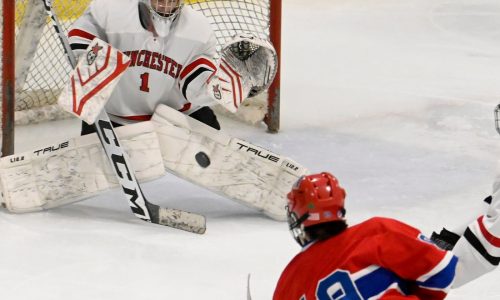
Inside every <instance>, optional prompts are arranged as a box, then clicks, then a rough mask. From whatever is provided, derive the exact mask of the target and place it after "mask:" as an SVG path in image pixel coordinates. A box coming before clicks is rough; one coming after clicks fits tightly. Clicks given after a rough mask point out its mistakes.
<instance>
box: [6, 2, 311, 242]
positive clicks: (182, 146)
mask: <svg viewBox="0 0 500 300" xmlns="http://www.w3.org/2000/svg"><path fill="white" fill-rule="evenodd" d="M95 3H100V0H98V1H95V2H93V4H94V5H95ZM127 3H128V2H127ZM135 3H136V4H137V3H138V6H137V9H138V11H139V12H140V11H141V10H140V9H141V7H143V8H144V6H143V5H144V4H143V3H142V2H135ZM176 3H177V2H176ZM150 5H152V4H150ZM151 7H153V6H151ZM48 9H50V7H48ZM179 9H180V7H177V10H176V11H177V12H178V10H179ZM89 11H92V7H91V8H90V9H89ZM146 12H147V11H146ZM178 18H179V16H178ZM105 20H109V19H108V18H105ZM152 20H153V19H151V22H153V21H152ZM174 21H175V20H174ZM55 23H56V24H57V22H55ZM153 23H154V22H153ZM174 24H175V22H174ZM122 25H123V26H125V25H126V24H122ZM158 28H162V27H161V26H159V27H158ZM115 29H116V30H118V29H117V28H115ZM136 29H137V28H136ZM74 30H75V29H73V30H72V32H73V33H74ZM150 33H151V32H150ZM152 33H153V35H152V36H151V38H152V40H149V41H150V42H151V41H153V42H154V41H156V39H158V38H159V36H157V35H156V30H153V32H152ZM80 34H82V33H81V32H80ZM171 34H173V31H171V32H170V34H169V35H167V36H168V37H170V36H171ZM111 35H112V32H109V33H108V34H107V35H106V36H108V37H109V36H111ZM167 36H166V37H167ZM89 38H93V40H92V42H90V44H89V45H88V46H87V49H86V50H85V51H80V61H79V63H78V65H77V66H76V68H75V70H74V71H73V73H72V74H71V76H70V81H69V83H68V85H67V86H66V88H65V89H64V90H63V92H62V94H61V96H60V97H59V104H60V105H61V106H63V107H64V108H65V109H66V110H68V111H71V112H73V113H75V114H76V115H77V116H78V117H79V118H80V119H82V120H85V121H86V122H87V123H88V124H93V123H99V125H98V128H99V133H100V134H99V138H100V140H101V143H102V146H103V147H104V149H106V151H104V150H103V148H102V147H101V145H100V143H99V139H98V137H97V135H96V134H89V133H92V132H91V131H93V126H90V125H86V124H85V123H84V124H85V125H84V127H83V130H82V133H83V135H84V136H82V137H78V138H74V139H71V140H69V141H63V142H61V143H56V144H54V145H49V146H48V147H44V148H42V149H36V150H34V151H31V152H26V153H21V154H17V155H14V156H11V157H6V158H3V159H2V160H1V161H0V184H1V190H2V199H0V202H1V203H2V205H3V206H4V207H6V208H7V209H8V210H9V211H11V212H16V213H20V212H30V211H37V210H42V209H48V208H53V207H58V206H61V205H64V204H68V203H72V202H75V201H78V200H82V199H85V198H88V197H90V196H92V195H95V194H97V193H100V192H102V191H104V190H107V189H109V188H112V187H115V186H118V183H119V184H120V185H121V187H122V188H123V190H124V192H125V194H126V195H128V197H129V204H130V205H131V208H132V211H133V212H134V213H136V211H139V209H138V208H140V209H141V211H140V213H136V216H139V217H141V218H142V219H143V220H151V218H150V217H148V216H145V214H143V213H142V212H143V211H144V209H142V207H139V206H138V205H137V202H136V199H137V198H138V196H137V195H138V194H139V193H138V192H137V191H138V190H139V187H138V185H134V184H135V182H136V181H135V179H134V177H137V178H138V179H141V180H152V179H155V178H158V177H160V176H162V175H164V173H165V170H168V171H169V172H171V173H174V174H176V175H178V176H180V177H183V178H185V179H187V180H189V181H191V182H193V183H196V184H199V185H201V186H203V187H205V188H208V189H210V190H212V191H214V192H216V193H219V194H222V195H224V196H225V197H228V198H231V199H233V200H236V201H239V202H242V203H244V204H246V205H248V206H250V207H253V208H256V209H258V210H259V211H261V212H263V213H265V214H266V215H268V216H269V217H271V218H273V219H277V220H284V219H285V212H284V197H283V195H284V192H285V189H286V188H287V187H288V186H289V185H290V184H291V183H292V182H293V181H295V180H296V179H297V178H298V177H300V176H301V175H303V174H304V173H305V172H306V170H305V169H304V168H303V167H301V166H300V165H298V164H297V163H295V162H293V161H291V160H290V159H288V158H286V157H282V156H280V155H278V154H275V153H272V152H270V151H267V150H266V149H263V148H260V147H258V146H255V145H252V144H250V143H248V142H246V141H243V140H240V139H237V138H232V137H229V136H226V135H224V134H223V133H221V132H220V131H218V129H219V126H218V122H217V120H216V119H215V117H214V115H213V113H212V112H211V110H210V109H209V108H208V107H202V108H201V109H198V110H195V109H194V108H193V111H194V112H193V113H191V114H190V115H189V116H186V114H183V113H182V112H179V111H178V110H177V109H174V108H172V106H174V105H172V102H170V103H169V105H165V104H163V103H161V101H160V100H161V99H160V98H158V99H157V100H158V101H157V102H155V101H150V102H147V101H146V100H143V101H138V100H137V99H135V98H130V95H125V94H123V90H130V93H132V91H133V90H134V87H133V86H132V85H131V84H130V83H131V82H132V81H133V80H132V79H131V76H132V77H133V76H134V75H137V74H136V73H134V65H141V66H143V65H144V64H145V63H146V61H147V62H148V66H149V67H151V66H153V65H154V64H153V62H157V63H159V60H158V59H159V57H160V56H159V54H156V58H157V60H155V59H154V57H155V54H154V53H153V54H151V55H149V56H148V55H147V53H148V52H147V51H143V50H140V51H139V54H138V56H137V57H136V58H134V55H133V54H131V55H130V58H126V57H124V55H123V53H122V52H120V51H117V49H114V48H113V47H111V46H110V45H109V44H108V43H106V42H104V41H102V40H101V39H99V38H96V37H89ZM249 40H251V38H245V37H239V38H238V39H236V42H235V43H233V44H232V45H230V46H228V47H227V48H225V50H224V52H223V53H224V54H223V59H222V65H221V70H223V69H225V68H226V69H228V68H230V67H231V69H230V71H231V72H222V71H221V72H219V71H218V70H217V69H215V70H208V71H207V69H206V68H205V67H203V66H204V65H203V64H210V61H209V60H208V59H207V58H206V57H203V58H197V59H196V60H195V62H193V63H190V64H189V65H188V66H187V67H179V69H178V71H176V72H173V73H169V75H172V74H173V75H175V76H177V74H179V77H178V79H179V80H178V81H175V80H173V79H172V80H170V81H169V82H170V83H169V84H170V86H167V88H166V90H165V91H164V94H165V97H167V98H168V97H171V95H175V94H176V93H179V92H181V93H182V96H183V97H184V98H185V99H191V98H192V99H198V100H199V99H206V98H207V97H208V98H210V99H211V100H207V103H208V102H209V101H212V102H213V101H216V100H220V101H221V104H223V105H225V106H226V107H227V108H228V109H232V110H234V109H235V108H236V107H237V105H238V103H239V102H238V101H237V100H238V99H240V98H241V99H243V96H242V95H247V94H248V95H249V94H250V93H254V92H258V91H259V89H260V88H263V87H265V85H259V84H256V82H257V81H255V78H260V77H259V74H264V75H263V76H264V77H262V78H267V79H265V82H266V84H267V82H269V81H270V78H272V76H271V77H269V74H270V73H269V72H265V71H264V70H266V69H265V68H264V69H259V68H257V67H255V65H253V63H252V60H253V59H254V58H259V57H261V58H262V57H267V58H269V59H270V58H272V56H268V55H267V54H266V53H268V54H269V53H271V52H268V50H269V49H272V47H271V48H266V47H263V46H258V44H253V42H252V43H250V42H249ZM255 42H256V43H260V42H259V41H255ZM63 44H64V43H63ZM256 45H257V46H256ZM263 45H264V44H263ZM83 46H85V45H84V44H82V45H81V46H78V45H77V44H75V43H73V44H72V48H73V50H78V48H79V47H82V48H83ZM164 46H165V47H166V48H168V47H167V46H166V45H164ZM169 47H170V46H169ZM252 49H253V50H252ZM261 49H263V50H262V51H264V52H262V53H261V52H260V50H261ZM265 49H267V50H265ZM69 52H70V53H71V51H69ZM141 53H145V55H144V56H143V57H144V59H145V60H144V61H141V57H142V56H141V55H142V54H141ZM129 54H130V53H129ZM261 55H264V56H261ZM148 57H149V58H148ZM161 57H163V56H161ZM198 62H199V63H198ZM254 63H255V62H254ZM170 64H171V65H173V64H172V60H171V59H170ZM129 65H132V67H129V68H127V66H129ZM260 65H263V66H266V67H267V66H268V65H269V64H268V63H266V62H264V63H262V64H260ZM159 66H165V69H163V70H165V71H164V72H166V70H167V69H166V65H165V64H162V63H159ZM234 69H239V70H243V71H245V70H246V71H245V72H247V71H248V72H247V74H249V76H248V78H250V79H249V80H248V82H247V81H245V80H244V79H243V78H242V77H240V76H239V75H238V73H234ZM130 70H132V71H130ZM169 70H170V69H169ZM157 71H158V70H157ZM123 72H124V73H123ZM141 72H142V71H141ZM205 73H206V74H207V76H208V78H206V79H204V77H203V76H204V74H205ZM123 74H125V75H123ZM145 74H146V75H148V74H149V73H147V72H146V73H141V74H140V75H141V76H140V77H141V80H143V81H142V83H145V82H149V80H146V81H144V78H149V77H148V76H149V75H148V76H144V75H145ZM231 74H233V75H234V76H235V77H234V79H235V80H236V81H233V82H231V80H230V78H229V77H230V76H231ZM252 74H254V75H255V76H254V75H252ZM266 74H267V75H266ZM127 75H128V77H127ZM119 76H123V77H121V78H122V80H121V81H118V77H119ZM162 76H163V75H162ZM175 76H173V77H172V78H174V77H175ZM224 76H228V77H226V78H228V80H225V79H224V78H223V77H224ZM124 79H125V82H128V83H129V84H128V85H123V80H124ZM127 80H128V81H127ZM237 82H241V83H242V85H237V84H236V83H237ZM245 82H246V83H245ZM225 83H230V85H231V87H228V88H225V87H224V86H223V85H224V84H225ZM176 84H177V85H178V88H176ZM148 86H149V85H148ZM156 86H157V87H162V85H160V84H159V83H158V82H157V85H156ZM141 87H144V85H142V84H141ZM250 87H252V88H250ZM129 88H130V89H129ZM195 88H196V89H195ZM145 90H147V91H149V88H148V89H145ZM208 91H212V94H210V93H209V92H208ZM215 91H217V93H215ZM236 93H238V94H237V95H239V96H238V97H236V96H235V95H236ZM117 95H119V96H120V97H123V99H125V100H127V101H125V102H126V103H127V105H124V106H119V105H117V101H119V100H120V97H117ZM162 95H163V94H162ZM191 96H192V97H191ZM130 99H132V101H130V102H128V100H130ZM146 99H147V98H146ZM168 99H171V100H172V99H176V98H168ZM108 101H109V102H111V104H112V105H111V111H112V112H113V111H119V110H120V109H123V110H122V111H123V112H127V111H128V112H132V111H133V109H136V108H137V107H142V108H141V109H143V110H141V111H142V112H143V114H141V115H138V114H136V115H128V114H126V113H125V114H116V113H115V114H114V116H113V118H114V119H115V122H116V124H117V125H125V124H126V123H128V122H133V121H143V122H136V124H128V126H122V127H121V128H118V130H116V135H115V132H114V131H113V130H112V128H111V125H109V122H108V121H107V114H106V117H105V118H104V119H101V118H100V116H98V115H100V112H101V111H102V107H103V106H104V105H105V106H106V107H108V106H109V102H108ZM112 101H115V102H114V103H113V102H112ZM197 103H198V106H200V103H203V102H197ZM229 104H230V105H229ZM114 105H116V107H115V108H113V107H114ZM186 105H187V106H190V105H191V102H186V104H185V106H186ZM150 106H156V108H154V107H153V108H150ZM113 109H114V110H113ZM153 109H155V113H154V114H153V113H152V111H153ZM190 109H191V108H190ZM181 111H182V109H181ZM184 112H189V109H186V110H184ZM199 112H202V113H199ZM207 112H208V113H207ZM148 114H152V117H151V116H150V115H148ZM207 116H208V118H207ZM212 117H213V118H212ZM96 118H97V119H98V122H96ZM148 119H150V121H148ZM200 121H201V122H200ZM103 124H104V125H103ZM108 125H109V127H108ZM85 126H86V127H85ZM103 132H106V133H105V134H104V133H103ZM117 136H118V137H119V140H121V141H122V142H123V145H124V148H125V149H126V150H127V154H128V157H129V158H130V161H131V162H132V163H131V165H130V166H131V167H132V168H131V169H129V168H128V165H127V159H126V158H125V155H122V152H121V151H122V150H121V146H120V143H118V139H117ZM113 145H115V146H116V147H114V146H113ZM117 149H118V150H117ZM108 150H111V152H108ZM130 170H135V171H136V172H130ZM113 173H116V174H115V175H116V176H113V175H112V174H113ZM133 173H134V174H135V176H134V174H133ZM117 178H118V181H119V182H117ZM124 178H128V180H124V181H123V183H122V182H121V181H120V180H123V179H124ZM130 199H131V200H130ZM144 202H145V200H144ZM151 206H152V204H150V203H149V207H151ZM149 207H148V206H147V204H146V207H145V208H146V209H147V210H149ZM162 211H165V210H164V209H163V210H160V208H159V207H158V206H156V208H155V210H154V211H153V213H154V216H155V223H158V224H160V222H161V221H160V219H161V220H163V218H164V216H165V215H164V214H162V213H161V212H162ZM169 215H170V216H171V220H172V219H173V220H175V219H176V218H177V215H176V213H173V214H172V213H169ZM169 223H170V221H169ZM197 223H199V222H197ZM176 224H177V225H178V227H179V226H181V225H182V227H185V226H184V225H183V223H182V224H180V223H179V222H176ZM177 225H176V226H177ZM186 225H189V224H186ZM189 226H191V225H189ZM189 226H188V227H189ZM196 228H201V227H200V226H196ZM202 231H204V229H203V230H199V231H198V230H197V231H196V232H202ZM193 232H194V231H193Z"/></svg>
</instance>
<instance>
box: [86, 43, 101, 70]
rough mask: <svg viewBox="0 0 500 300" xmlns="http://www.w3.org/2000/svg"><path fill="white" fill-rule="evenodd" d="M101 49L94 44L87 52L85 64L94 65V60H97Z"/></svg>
mask: <svg viewBox="0 0 500 300" xmlns="http://www.w3.org/2000/svg"><path fill="white" fill-rule="evenodd" d="M101 49H102V47H101V46H99V44H95V45H94V46H93V47H92V48H91V49H90V51H89V52H87V63H88V64H89V66H90V65H91V64H93V63H94V61H95V59H96V58H97V54H99V50H101Z"/></svg>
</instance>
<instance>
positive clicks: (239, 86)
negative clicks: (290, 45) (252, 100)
mask: <svg viewBox="0 0 500 300" xmlns="http://www.w3.org/2000/svg"><path fill="white" fill-rule="evenodd" d="M221 55H222V57H221V59H220V62H219V68H218V69H217V71H216V72H215V74H213V75H212V77H210V78H209V79H208V84H207V89H208V93H209V94H210V95H211V97H212V98H213V99H215V100H216V101H217V103H219V104H220V105H222V106H223V107H224V108H225V109H227V110H228V111H230V112H232V113H234V112H236V111H237V110H238V107H239V106H240V104H241V103H242V102H243V101H244V100H245V99H247V98H249V97H253V96H256V95H258V94H259V93H261V92H263V91H264V90H266V89H267V88H268V87H269V86H270V85H271V83H272V81H273V79H274V77H275V76H276V72H277V69H278V56H277V54H276V50H275V49H274V47H273V45H272V44H271V43H270V42H269V41H265V40H261V39H258V38H256V37H254V36H252V35H248V34H247V35H239V36H236V37H235V38H234V39H233V40H232V41H230V42H229V43H228V44H226V45H225V46H224V47H223V48H222V51H221Z"/></svg>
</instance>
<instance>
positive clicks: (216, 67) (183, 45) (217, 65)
mask: <svg viewBox="0 0 500 300" xmlns="http://www.w3.org/2000/svg"><path fill="white" fill-rule="evenodd" d="M68 36H69V41H70V45H71V48H72V50H73V51H74V53H75V54H76V55H77V56H79V55H81V54H82V52H83V51H85V49H87V47H88V45H89V44H90V42H91V41H92V40H93V39H94V38H99V39H101V40H104V41H106V42H108V43H109V44H111V45H112V46H113V47H115V48H117V49H118V50H120V51H121V52H123V53H125V54H126V55H128V56H129V57H130V59H131V63H130V66H129V67H128V69H127V71H126V72H125V74H124V76H123V78H122V79H121V80H120V82H119V83H118V85H117V87H116V88H115V90H114V92H113V94H112V95H111V98H110V100H109V102H108V103H107V104H106V111H107V112H108V114H109V115H110V119H111V120H112V121H113V122H114V123H115V124H116V125H123V124H128V123H131V122H137V121H145V120H149V119H150V118H151V116H152V114H153V112H154V110H155V108H156V107H157V106H158V105H159V104H164V105H167V106H169V107H172V108H173V109H175V110H178V111H181V112H183V113H184V114H186V115H190V116H191V117H193V118H195V119H197V120H199V121H201V122H203V123H205V124H207V125H209V126H211V127H214V128H216V129H219V128H220V125H219V123H218V121H217V119H216V116H215V115H214V113H213V111H212V110H211V109H210V107H209V106H211V105H214V104H215V103H217V104H220V105H222V106H223V107H224V108H225V109H227V110H228V111H230V112H236V110H237V109H238V107H239V106H240V104H241V103H242V102H243V101H244V100H245V99H246V98H248V97H249V96H253V95H255V94H257V93H259V92H260V91H263V90H264V89H266V88H267V87H268V86H269V85H270V84H271V82H272V80H273V78H274V76H275V74H276V70H277V56H276V51H275V50H274V48H273V46H272V45H271V44H270V43H269V42H268V41H263V40H260V39H257V38H255V37H253V36H252V35H248V34H242V35H240V36H235V37H234V41H231V42H229V43H228V44H227V45H225V46H224V47H223V49H222V51H221V58H220V60H216V59H215V57H216V56H217V52H216V43H217V41H216V38H215V34H214V32H213V31H212V29H211V25H210V24H209V22H208V20H207V19H206V18H205V17H204V16H203V14H202V13H200V12H198V11H195V10H194V9H192V8H191V7H189V6H187V5H183V0H94V1H92V2H91V3H90V5H89V7H88V9H87V10H86V11H85V13H84V14H83V15H82V16H81V17H80V18H79V19H78V20H76V22H75V23H74V24H73V26H72V27H71V28H70V31H69V33H68ZM91 132H93V126H86V124H85V123H83V124H82V134H87V133H91Z"/></svg>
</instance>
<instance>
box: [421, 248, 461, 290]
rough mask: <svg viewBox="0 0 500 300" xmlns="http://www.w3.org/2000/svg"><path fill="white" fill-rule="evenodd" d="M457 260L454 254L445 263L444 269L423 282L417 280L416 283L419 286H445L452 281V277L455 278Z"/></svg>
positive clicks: (437, 287) (441, 287)
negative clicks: (446, 263)
mask: <svg viewBox="0 0 500 300" xmlns="http://www.w3.org/2000/svg"><path fill="white" fill-rule="evenodd" d="M457 262H458V258H457V257H456V256H453V257H452V258H451V260H450V262H449V263H448V265H446V267H445V268H444V269H442V270H441V271H439V273H436V274H435V275H433V276H432V277H430V278H429V279H427V280H426V281H424V282H417V284H418V285H419V286H421V287H426V288H434V289H445V288H447V287H448V286H449V285H450V284H451V282H452V281H453V278H455V268H456V266H457Z"/></svg>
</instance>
